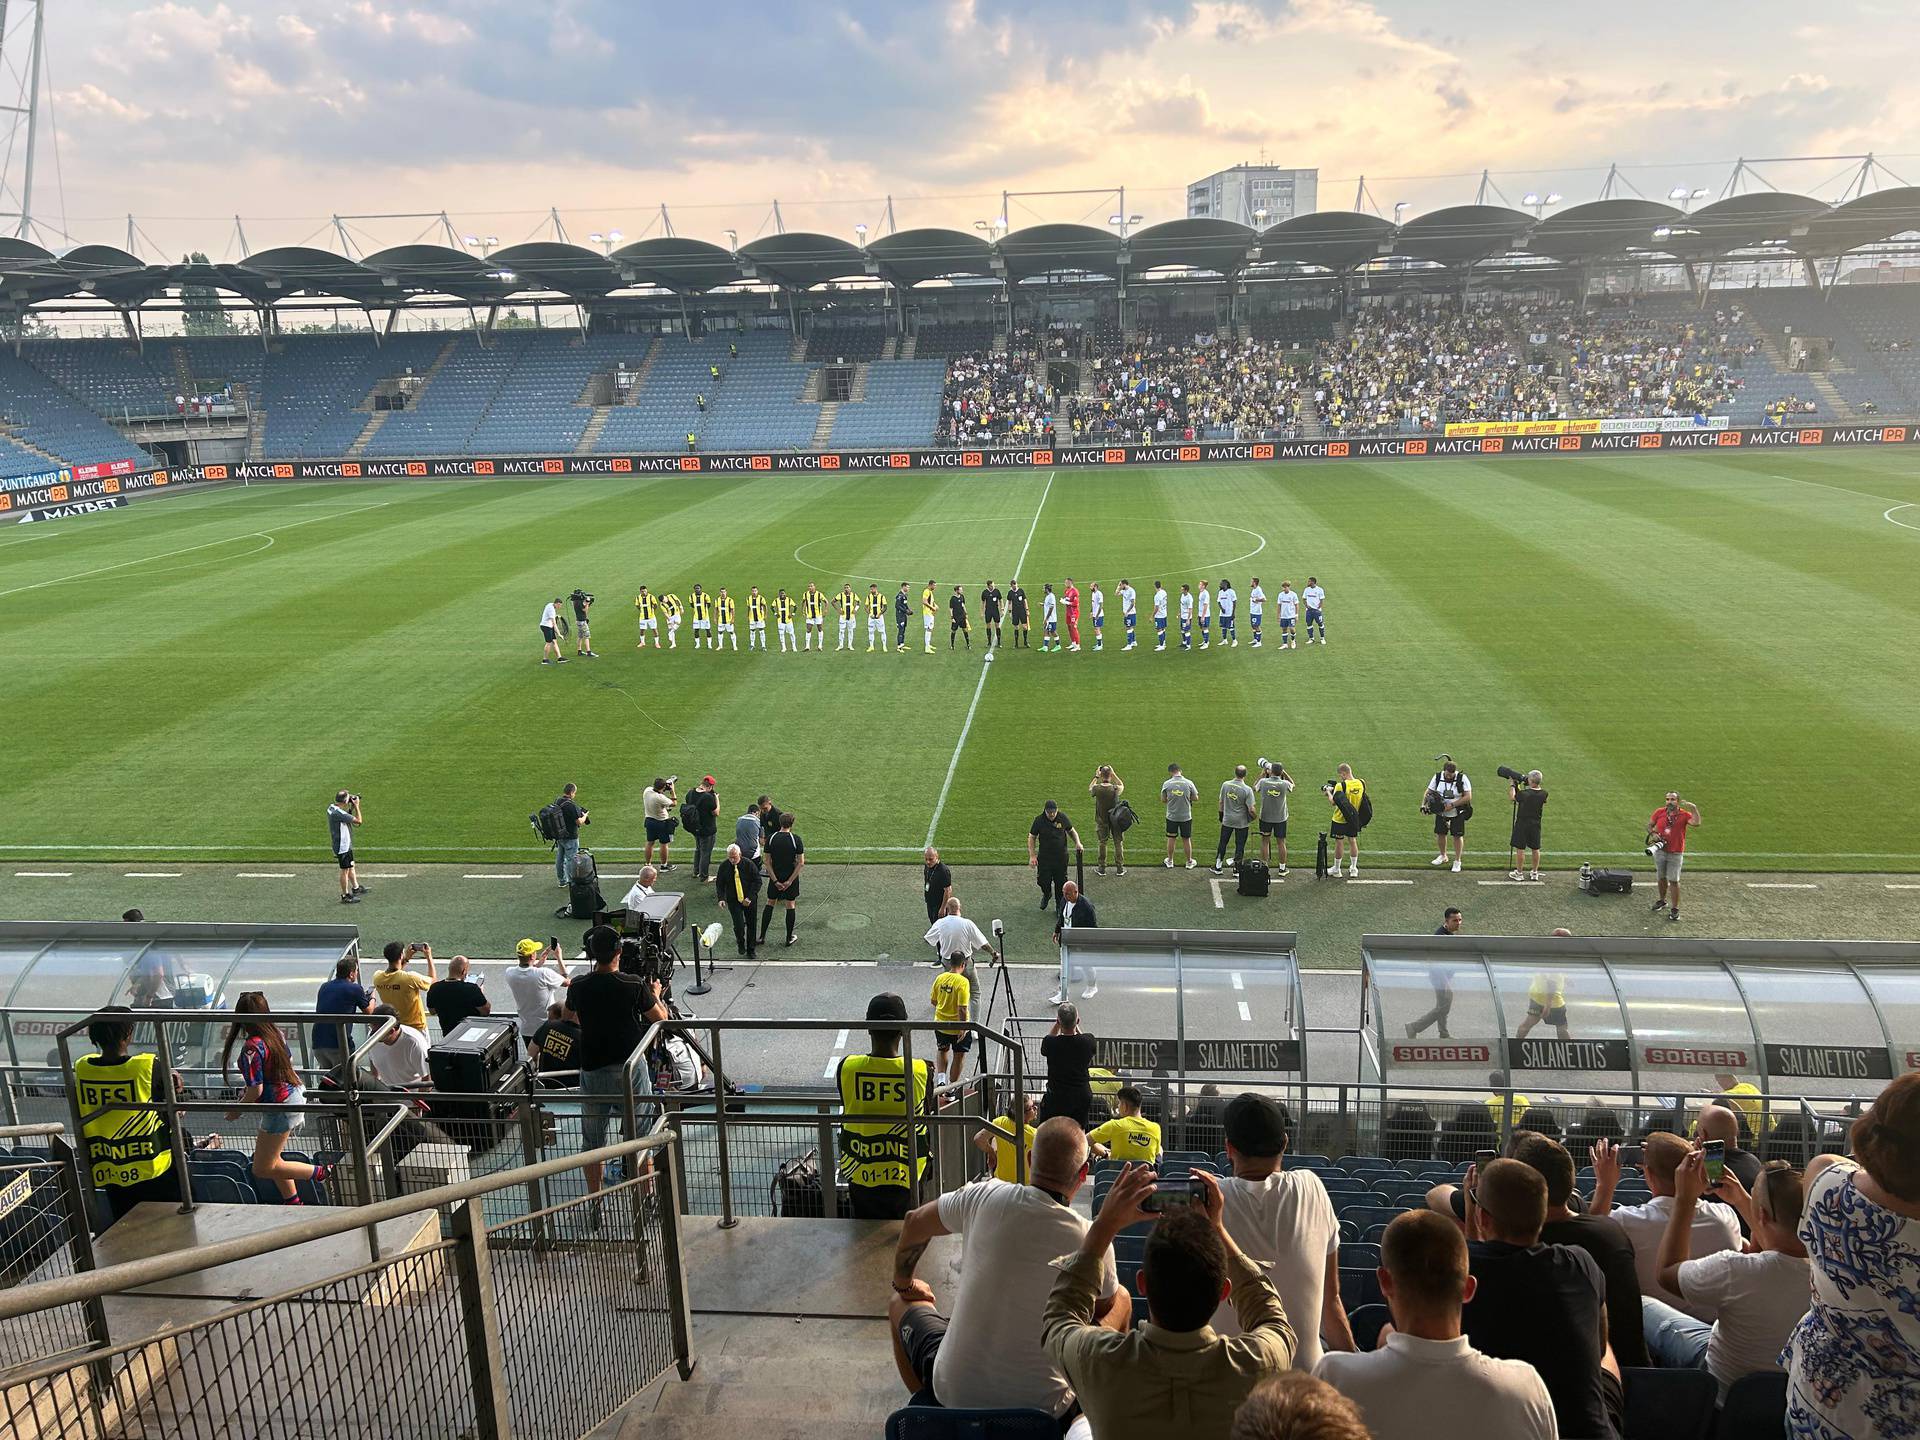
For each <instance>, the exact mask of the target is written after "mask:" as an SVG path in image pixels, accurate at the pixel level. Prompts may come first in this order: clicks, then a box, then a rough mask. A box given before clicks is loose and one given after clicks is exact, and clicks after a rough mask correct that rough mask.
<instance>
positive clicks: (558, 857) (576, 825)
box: [553, 780, 593, 890]
mask: <svg viewBox="0 0 1920 1440" xmlns="http://www.w3.org/2000/svg"><path fill="white" fill-rule="evenodd" d="M579 794H580V787H579V786H578V785H576V784H574V783H573V782H572V781H571V780H569V781H568V782H567V783H566V784H565V785H564V786H562V787H561V790H560V796H559V798H558V799H556V800H555V801H554V802H553V803H554V804H555V805H557V806H559V807H560V839H559V840H558V841H557V842H556V843H555V844H554V847H553V873H554V875H555V877H556V878H558V880H559V881H560V888H561V889H562V890H564V889H566V888H567V882H568V881H569V880H571V879H572V878H573V857H574V856H576V855H578V854H579V853H580V827H581V826H582V825H591V824H592V823H593V818H592V817H591V816H590V815H588V814H587V812H586V811H585V810H584V809H582V808H581V806H580V801H579V799H578V798H577V797H578V796H579Z"/></svg>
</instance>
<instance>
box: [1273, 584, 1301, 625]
mask: <svg viewBox="0 0 1920 1440" xmlns="http://www.w3.org/2000/svg"><path fill="white" fill-rule="evenodd" d="M1273 603H1274V606H1275V608H1277V609H1278V610H1279V611H1280V618H1281V619H1282V620H1291V619H1293V617H1294V616H1295V615H1298V614H1299V613H1300V597H1299V596H1298V595H1296V594H1294V593H1293V591H1291V590H1282V591H1281V592H1280V593H1279V594H1278V595H1276V596H1274V597H1273Z"/></svg>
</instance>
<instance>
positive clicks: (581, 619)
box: [567, 586, 600, 660]
mask: <svg viewBox="0 0 1920 1440" xmlns="http://www.w3.org/2000/svg"><path fill="white" fill-rule="evenodd" d="M567 598H568V599H569V600H571V601H572V602H573V653H574V654H576V655H578V656H580V657H582V658H583V659H587V660H598V659H599V658H600V657H599V656H598V655H596V654H594V653H593V636H592V635H591V634H590V633H589V628H588V625H587V611H589V610H591V609H592V608H593V596H591V595H589V594H588V593H587V592H586V591H584V590H582V589H580V588H579V587H578V586H576V587H575V588H574V592H573V594H571V595H569V596H568V597H567Z"/></svg>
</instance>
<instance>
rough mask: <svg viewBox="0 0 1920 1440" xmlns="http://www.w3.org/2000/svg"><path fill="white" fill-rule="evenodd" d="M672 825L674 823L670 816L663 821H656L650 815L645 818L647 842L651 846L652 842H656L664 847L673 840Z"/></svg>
mask: <svg viewBox="0 0 1920 1440" xmlns="http://www.w3.org/2000/svg"><path fill="white" fill-rule="evenodd" d="M673 823H674V822H673V819H672V817H671V816H669V817H668V818H667V819H665V820H656V819H654V818H653V817H652V816H651V815H649V816H648V817H647V842H648V843H649V844H651V843H652V842H653V841H655V840H658V841H659V842H660V843H661V844H662V845H664V844H666V843H667V842H668V841H670V840H672V839H673Z"/></svg>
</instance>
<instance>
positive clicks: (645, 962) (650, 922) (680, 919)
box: [602, 892, 687, 1001]
mask: <svg viewBox="0 0 1920 1440" xmlns="http://www.w3.org/2000/svg"><path fill="white" fill-rule="evenodd" d="M602 921H603V923H605V924H608V925H611V926H613V927H614V928H615V929H617V930H618V931H619V932H620V969H621V971H622V972H623V973H625V974H628V975H637V976H639V977H640V978H641V979H642V980H654V981H658V982H659V985H660V996H661V998H662V999H663V1000H669V1001H670V1000H672V999H673V972H674V970H675V968H677V967H678V966H679V964H680V952H679V951H678V950H676V949H675V948H674V943H673V942H674V941H675V940H677V939H679V938H680V932H681V931H682V930H684V929H686V928H687V905H686V896H684V895H681V894H679V893H677V892H666V893H662V894H659V895H648V896H645V897H643V898H642V899H641V901H640V903H639V904H638V905H636V906H633V907H631V908H629V909H626V910H615V911H612V912H610V913H609V914H607V915H606V916H604V917H602Z"/></svg>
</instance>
